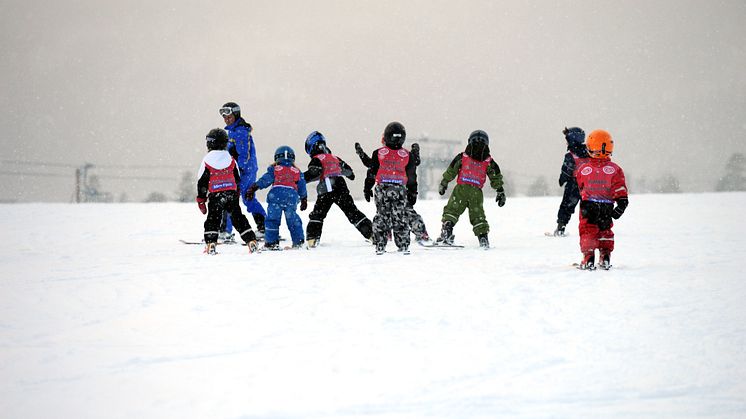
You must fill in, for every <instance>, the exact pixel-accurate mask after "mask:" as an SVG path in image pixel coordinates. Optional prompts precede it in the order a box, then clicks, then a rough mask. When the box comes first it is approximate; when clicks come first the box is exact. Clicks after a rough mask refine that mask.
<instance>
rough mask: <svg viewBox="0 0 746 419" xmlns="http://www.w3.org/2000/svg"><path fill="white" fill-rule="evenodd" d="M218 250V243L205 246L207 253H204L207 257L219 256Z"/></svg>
mask: <svg viewBox="0 0 746 419" xmlns="http://www.w3.org/2000/svg"><path fill="white" fill-rule="evenodd" d="M216 248H217V243H207V245H206V246H205V251H204V252H202V253H204V254H206V255H217V254H218V251H217V249H216Z"/></svg>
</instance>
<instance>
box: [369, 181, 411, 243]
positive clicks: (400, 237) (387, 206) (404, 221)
mask: <svg viewBox="0 0 746 419" xmlns="http://www.w3.org/2000/svg"><path fill="white" fill-rule="evenodd" d="M374 191H375V194H374V196H375V199H376V216H375V217H373V240H374V242H375V243H383V244H384V245H385V244H386V242H387V241H388V239H387V237H386V233H387V232H388V231H391V230H392V229H393V233H394V243H396V247H399V248H402V247H409V219H408V214H407V188H406V187H405V186H404V185H396V184H390V183H381V184H378V185H376V187H375V190H374Z"/></svg>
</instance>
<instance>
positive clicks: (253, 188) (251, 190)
mask: <svg viewBox="0 0 746 419" xmlns="http://www.w3.org/2000/svg"><path fill="white" fill-rule="evenodd" d="M257 189H259V187H258V186H256V183H255V184H253V185H251V186H249V189H246V195H245V197H246V200H247V201H251V200H253V199H254V194H255V193H256V191H257Z"/></svg>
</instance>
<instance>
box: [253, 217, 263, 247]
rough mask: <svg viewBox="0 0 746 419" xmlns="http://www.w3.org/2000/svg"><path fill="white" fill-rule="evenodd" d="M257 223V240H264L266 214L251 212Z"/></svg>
mask: <svg viewBox="0 0 746 419" xmlns="http://www.w3.org/2000/svg"><path fill="white" fill-rule="evenodd" d="M251 215H252V217H253V218H254V222H255V223H256V238H257V240H264V216H263V215H262V214H259V213H254V214H251Z"/></svg>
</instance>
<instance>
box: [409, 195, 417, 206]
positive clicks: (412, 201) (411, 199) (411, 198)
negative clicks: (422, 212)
mask: <svg viewBox="0 0 746 419" xmlns="http://www.w3.org/2000/svg"><path fill="white" fill-rule="evenodd" d="M416 203H417V191H407V204H408V205H409V206H410V207H413V206H414V204H416Z"/></svg>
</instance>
